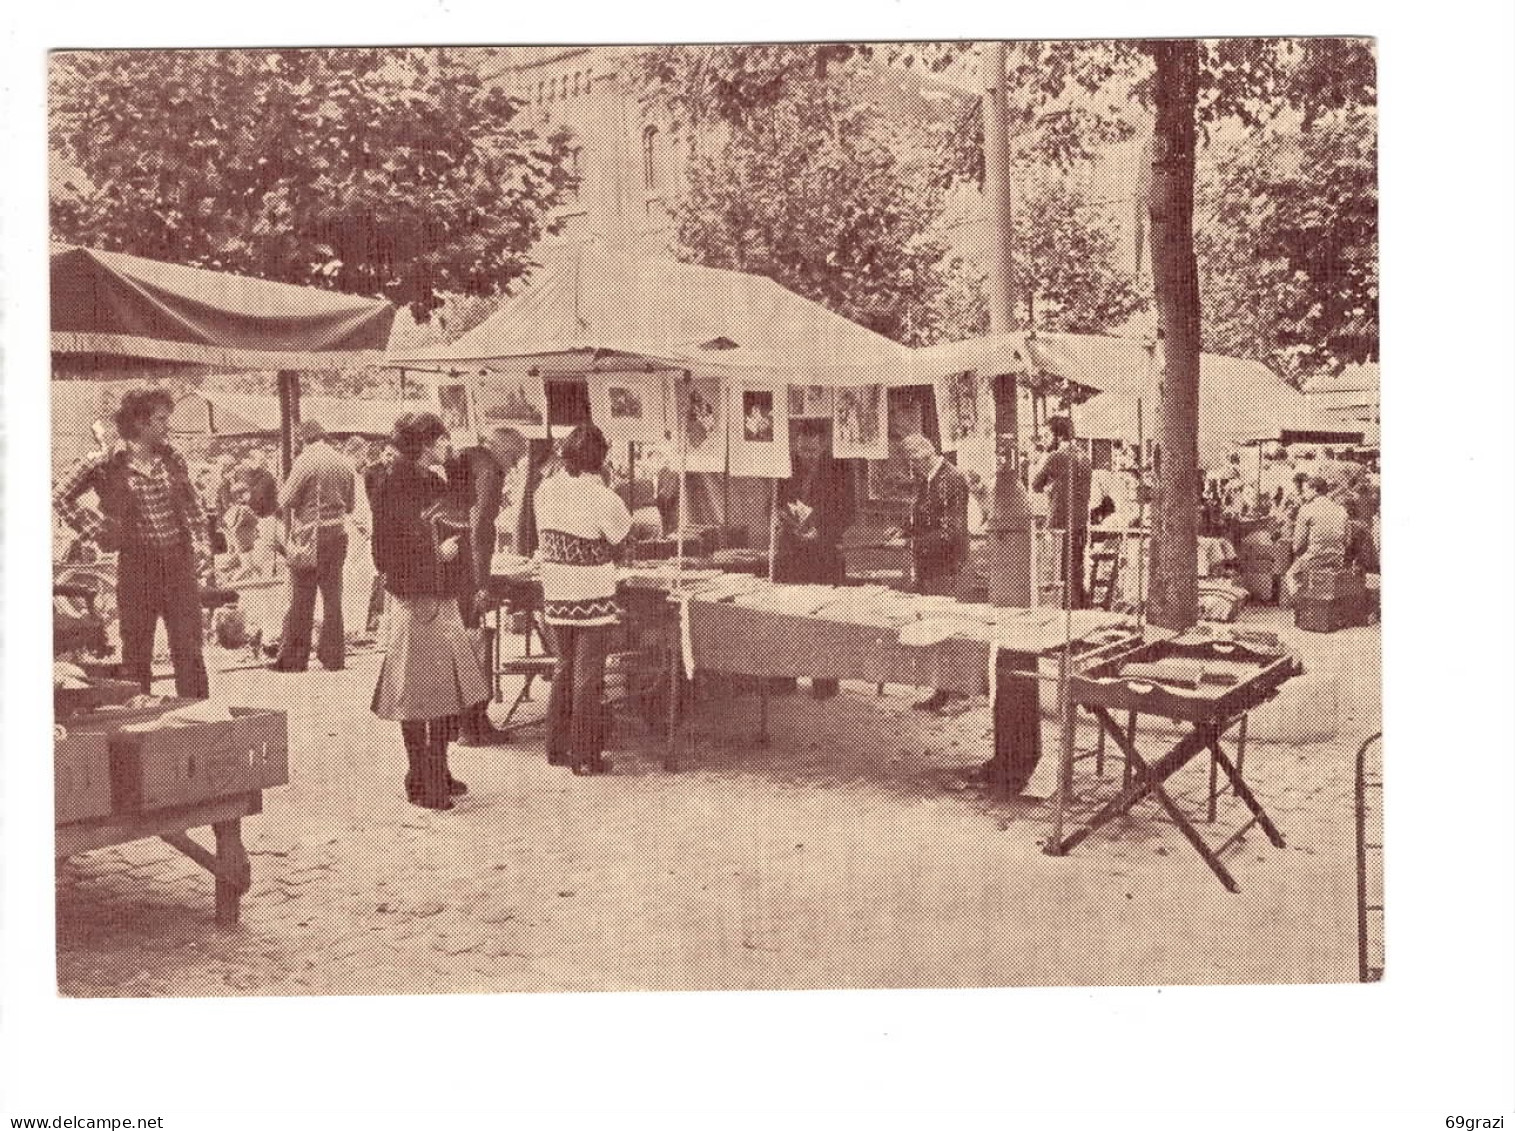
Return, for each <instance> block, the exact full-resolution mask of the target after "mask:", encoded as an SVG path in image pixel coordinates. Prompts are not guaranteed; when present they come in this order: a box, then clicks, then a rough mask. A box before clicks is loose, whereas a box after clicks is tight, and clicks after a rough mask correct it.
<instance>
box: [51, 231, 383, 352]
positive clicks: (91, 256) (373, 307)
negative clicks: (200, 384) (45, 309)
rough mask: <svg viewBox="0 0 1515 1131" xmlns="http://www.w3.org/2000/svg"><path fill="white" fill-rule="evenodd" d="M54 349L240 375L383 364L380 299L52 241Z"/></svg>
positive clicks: (54, 350)
mask: <svg viewBox="0 0 1515 1131" xmlns="http://www.w3.org/2000/svg"><path fill="white" fill-rule="evenodd" d="M50 276H51V296H52V350H53V353H54V355H62V357H63V358H65V359H66V358H76V359H84V358H101V357H104V358H113V357H114V358H121V357H126V358H139V359H149V360H154V361H163V362H177V363H196V364H202V365H212V366H223V367H237V368H241V369H286V370H290V369H331V368H336V367H339V366H349V365H372V364H375V363H377V362H378V361H380V360H381V359H382V351H383V349H384V348H385V346H386V345H387V344H388V341H389V332H390V327H391V324H392V323H393V321H394V314H395V308H394V307H393V306H392V305H391V304H390V303H389V302H387V301H385V300H383V299H372V298H364V297H361V296H355V295H345V294H339V293H337V292H335V291H328V290H324V289H321V288H319V287H301V286H294V285H292V284H289V283H274V282H269V281H268V280H266V279H254V278H249V277H247V276H243V275H231V274H227V273H225V272H222V271H209V270H205V269H203V268H198V267H184V266H181V265H180V264H176V263H160V262H158V261H156V260H152V259H142V258H139V257H137V256H135V255H125V254H122V253H119V252H111V251H96V250H93V249H91V248H83V247H73V246H70V245H68V244H53V245H52V249H51V269H50Z"/></svg>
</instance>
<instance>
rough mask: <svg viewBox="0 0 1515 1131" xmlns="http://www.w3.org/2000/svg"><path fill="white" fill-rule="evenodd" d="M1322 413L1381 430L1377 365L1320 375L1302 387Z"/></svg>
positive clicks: (1372, 364)
mask: <svg viewBox="0 0 1515 1131" xmlns="http://www.w3.org/2000/svg"><path fill="white" fill-rule="evenodd" d="M1300 392H1302V393H1304V395H1305V396H1306V397H1307V398H1309V401H1310V403H1311V404H1312V405H1314V406H1316V407H1317V408H1318V409H1319V410H1320V412H1321V413H1322V414H1323V415H1325V416H1329V417H1331V418H1333V419H1335V420H1339V421H1341V422H1343V423H1346V424H1352V425H1354V426H1355V425H1361V426H1362V427H1363V429H1364V431H1367V432H1371V433H1374V434H1376V433H1377V431H1378V411H1379V410H1378V363H1377V362H1372V361H1370V362H1364V363H1363V364H1361V365H1349V366H1347V367H1346V368H1345V369H1343V370H1342V371H1341V372H1340V373H1336V374H1319V375H1317V376H1314V377H1311V378H1309V379H1308V380H1307V381H1305V383H1304V385H1303V386H1301V387H1300Z"/></svg>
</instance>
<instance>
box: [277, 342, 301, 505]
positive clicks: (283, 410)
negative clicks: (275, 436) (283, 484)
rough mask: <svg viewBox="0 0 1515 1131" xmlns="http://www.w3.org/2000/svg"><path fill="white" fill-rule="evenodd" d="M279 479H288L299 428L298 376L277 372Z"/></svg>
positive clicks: (295, 373)
mask: <svg viewBox="0 0 1515 1131" xmlns="http://www.w3.org/2000/svg"><path fill="white" fill-rule="evenodd" d="M278 384H279V477H280V478H281V479H288V478H289V470H290V468H291V467H292V466H293V465H294V462H295V432H296V430H297V429H298V428H299V427H300V374H299V373H298V372H296V371H295V370H293V369H281V370H279V377H278Z"/></svg>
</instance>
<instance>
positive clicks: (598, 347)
mask: <svg viewBox="0 0 1515 1131" xmlns="http://www.w3.org/2000/svg"><path fill="white" fill-rule="evenodd" d="M545 260H546V261H545V262H544V264H543V266H542V267H541V269H540V270H538V271H537V272H536V273H535V274H533V276H532V278H531V281H530V283H529V284H528V285H527V286H526V288H525V289H524V290H522V291H521V292H520V293H519V294H517V295H515V296H514V297H512V298H510V299H508V300H507V301H506V302H505V303H504V304H503V305H502V306H501V307H500V308H499V310H497V311H496V312H495V313H494V314H493V315H491V316H490V317H489V318H488V319H487V320H486V321H485V322H483V323H481V324H480V325H479V326H477V327H475V328H474V329H472V330H470V331H469V332H468V333H466V334H464V335H463V336H462V337H460V338H458V339H457V340H456V341H454V342H451V343H449V344H447V345H442V346H429V347H424V348H420V349H414V350H409V351H404V352H397V353H392V354H391V355H390V357H389V364H391V365H395V366H401V367H405V368H410V369H422V370H429V371H433V372H441V373H446V372H450V371H455V370H459V369H463V368H468V367H472V366H486V365H487V366H489V367H490V368H493V369H502V368H509V367H511V366H512V365H514V364H519V365H522V366H530V367H534V368H536V369H538V371H539V372H540V373H541V375H542V376H543V377H549V378H550V377H554V376H565V377H566V376H578V375H582V374H586V373H591V372H597V371H605V370H611V369H616V368H625V367H633V368H635V367H640V366H644V365H648V364H655V365H660V366H668V367H676V368H690V369H698V370H700V371H702V372H707V373H740V374H742V375H744V376H767V377H773V378H775V379H778V378H787V379H790V380H792V381H794V382H795V383H805V384H869V383H885V384H900V383H908V382H909V380H910V379H911V374H912V369H911V364H910V357H911V355H910V351H909V350H908V349H907V348H906V347H905V346H901V345H899V344H898V343H896V342H893V341H890V340H889V339H888V338H886V337H884V336H883V335H882V334H878V333H875V332H874V331H872V330H869V329H867V328H866V327H864V326H860V325H858V324H857V323H855V322H851V321H849V320H848V319H846V318H843V317H842V316H841V315H839V314H835V313H833V312H831V311H830V310H827V309H826V308H825V307H824V306H821V305H820V304H819V303H817V302H813V301H811V300H810V299H807V298H804V297H802V296H801V295H798V294H795V293H794V292H793V291H790V290H788V289H786V288H784V287H782V286H780V285H779V284H778V283H775V282H774V281H773V280H772V279H768V278H765V277H763V276H761V275H751V274H747V273H744V272H741V271H728V270H723V269H720V268H714V267H701V266H698V265H695V264H691V263H680V262H678V261H677V260H673V259H669V258H666V257H659V256H645V255H631V254H626V253H620V252H616V251H612V250H608V249H605V248H600V247H585V248H576V249H571V250H566V251H564V252H562V253H559V254H556V255H551V256H548V257H545Z"/></svg>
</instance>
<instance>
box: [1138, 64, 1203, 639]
mask: <svg viewBox="0 0 1515 1131" xmlns="http://www.w3.org/2000/svg"><path fill="white" fill-rule="evenodd" d="M1146 49H1147V51H1148V52H1149V53H1150V54H1151V55H1152V57H1153V58H1154V59H1155V60H1156V63H1157V75H1156V84H1155V102H1156V109H1157V125H1156V129H1155V134H1154V137H1153V143H1152V195H1151V200H1150V205H1149V210H1150V214H1151V218H1152V227H1151V232H1152V237H1151V238H1152V275H1153V289H1154V291H1155V292H1156V296H1157V308H1158V319H1159V321H1158V333H1159V335H1160V337H1161V338H1162V342H1163V356H1164V358H1165V363H1164V366H1163V378H1162V386H1161V393H1160V396H1159V398H1158V421H1157V441H1158V445H1159V453H1158V463H1157V489H1156V499H1155V501H1154V504H1153V508H1152V587H1151V594H1150V598H1149V601H1150V604H1149V610H1150V619H1151V621H1152V622H1153V623H1154V624H1157V625H1160V626H1162V627H1164V628H1172V629H1182V628H1187V627H1188V626H1189V625H1192V624H1193V623H1194V622H1195V620H1197V619H1198V616H1199V586H1198V572H1199V267H1198V263H1197V262H1196V260H1195V255H1194V134H1195V130H1194V115H1195V104H1196V99H1197V94H1198V89H1199V45H1198V44H1197V43H1196V42H1195V41H1194V40H1169V41H1162V42H1154V43H1150V44H1148V45H1147V48H1146Z"/></svg>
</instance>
